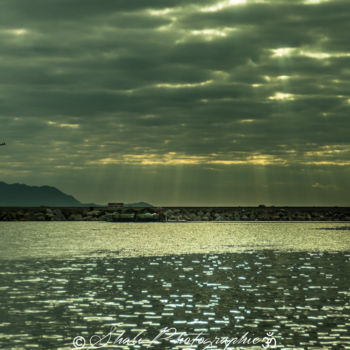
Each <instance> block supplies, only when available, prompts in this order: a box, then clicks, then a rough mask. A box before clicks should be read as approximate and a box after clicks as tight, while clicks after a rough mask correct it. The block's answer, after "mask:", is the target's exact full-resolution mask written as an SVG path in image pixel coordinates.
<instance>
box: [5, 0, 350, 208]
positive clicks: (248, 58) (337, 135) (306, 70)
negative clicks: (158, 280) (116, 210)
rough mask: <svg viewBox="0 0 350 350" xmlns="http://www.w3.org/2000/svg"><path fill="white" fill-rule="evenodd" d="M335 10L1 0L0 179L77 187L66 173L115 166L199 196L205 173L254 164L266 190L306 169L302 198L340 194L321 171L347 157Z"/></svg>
mask: <svg viewBox="0 0 350 350" xmlns="http://www.w3.org/2000/svg"><path fill="white" fill-rule="evenodd" d="M235 3H238V4H235ZM349 11H350V3H349V1H347V0H346V1H341V0H329V1H319V2H317V1H314V2H313V3H312V2H311V1H308V0H305V1H301V0H300V1H293V2H290V1H280V0H271V1H254V0H247V1H246V2H245V3H242V1H233V0H232V1H229V0H227V1H217V2H215V1H202V0H201V1H188V0H186V1H180V0H179V1H175V2H174V1H168V0H147V1H146V0H137V1H109V0H101V1H92V0H74V1H73V0H40V1H39V0H34V1H30V2H29V1H27V0H4V1H2V2H1V4H0V42H1V49H0V122H1V135H0V137H1V138H4V139H6V140H7V141H8V143H9V144H10V145H11V148H10V147H8V149H7V153H6V154H5V152H4V149H1V152H2V154H1V159H0V160H1V162H2V164H3V166H2V168H3V169H4V170H3V174H4V176H5V178H4V179H5V180H6V179H8V181H12V180H11V179H16V180H22V181H23V182H31V183H35V182H38V184H40V181H41V182H43V181H44V182H47V181H46V180H43V179H50V180H49V181H50V183H52V184H56V183H57V184H58V185H59V184H61V185H62V186H63V188H67V190H71V189H73V191H75V188H78V187H75V185H74V183H75V182H74V181H79V180H77V179H80V178H81V173H80V172H83V173H84V174H85V176H86V178H87V180H86V181H87V183H88V182H89V181H90V182H92V183H94V182H96V181H97V182H98V181H104V182H105V181H106V179H110V177H111V176H112V175H111V174H112V173H113V171H118V172H119V175H118V176H119V177H118V179H119V180H118V181H117V183H118V184H120V185H119V187H118V185H117V184H116V185H115V186H116V187H115V190H116V191H119V190H121V186H124V185H122V183H123V182H125V181H126V180H125V179H127V178H133V179H134V180H133V181H141V180H140V177H141V176H142V177H143V178H145V179H148V180H147V181H149V186H151V187H152V186H153V185H151V182H152V181H151V179H152V178H153V179H154V181H157V182H159V183H163V182H164V186H168V187H169V186H172V185H171V184H174V183H180V184H181V185H178V186H180V187H179V189H178V190H179V191H180V192H181V193H184V192H186V191H187V188H188V187H190V188H193V189H194V190H193V191H194V192H193V198H198V201H201V200H204V199H205V198H207V200H208V202H210V199H212V200H214V197H215V195H214V194H213V193H214V192H215V191H214V189H212V190H211V192H210V191H209V192H210V193H209V192H206V190H205V189H204V187H203V186H204V184H205V183H208V182H209V183H212V182H213V181H221V183H222V184H225V186H226V185H227V186H229V179H231V178H232V174H235V176H237V183H240V185H241V188H246V187H247V188H249V186H250V185H249V184H251V182H252V181H253V180H252V178H251V176H252V174H254V173H255V172H257V174H260V175H259V176H260V177H261V178H264V177H266V176H267V175H266V173H269V174H270V175H269V176H267V179H268V183H267V184H264V186H265V185H266V186H269V188H270V190H269V191H270V192H271V193H272V197H273V196H275V197H274V198H277V197H278V196H277V194H276V191H281V193H282V192H283V193H284V192H285V191H286V190H284V189H283V185H282V184H280V185H278V184H277V179H278V178H280V177H281V176H282V174H284V175H283V176H282V177H283V178H284V179H285V186H286V188H288V189H291V188H293V186H296V183H299V185H300V182H301V181H304V185H303V186H304V187H305V186H309V190H307V191H310V198H313V197H312V196H313V195H314V196H316V197H317V196H318V195H319V194H320V191H321V192H322V191H324V193H327V195H326V196H328V195H329V196H331V195H330V191H331V189H333V190H334V191H335V192H336V193H337V194H336V195H334V196H335V197H334V196H333V195H332V196H331V197H332V201H334V198H339V201H340V202H341V201H343V202H344V198H345V197H344V196H345V194H344V193H345V192H344V191H341V190H339V191H338V190H336V189H335V187H334V186H333V187H332V186H330V180H329V178H332V179H333V180H332V181H342V179H344V177H343V175H341V174H343V173H344V171H345V170H344V169H348V168H349V166H350V155H349V137H348V133H347V130H348V129H349V126H350V125H349V124H350V121H349V118H348V115H349V111H350V79H349V78H350V70H349V61H350V49H349V43H348V38H347V35H346V33H348V32H349V30H350V28H349V27H350V24H349V23H350V22H349V21H348V13H349ZM38 155H40V157H38ZM174 167H175V168H179V167H180V168H181V169H182V170H181V171H180V170H177V172H175V173H176V174H177V176H180V175H181V181H180V180H179V179H177V180H175V178H174V176H175V175H174V174H175V173H172V170H171V169H173V168H174ZM180 168H179V169H180ZM241 168H242V169H243V168H244V169H245V170H242V171H241V170H239V169H241ZM96 169H99V171H98V172H97V173H98V174H100V172H104V171H105V172H106V175H105V176H102V175H101V176H100V177H98V178H97V177H96V176H95V175H96V171H97V170H96ZM135 169H136V170H135ZM137 169H138V170H137ZM186 169H187V170H186ZM254 169H255V170H254ZM261 169H265V170H264V171H263V170H261ZM288 169H289V170H288ZM322 169H325V170H324V172H326V173H327V174H328V175H327V176H328V177H327V176H326V177H325V176H324V177H322V178H319V175H317V174H319V173H320V172H322ZM288 171H289V174H294V175H293V176H294V178H295V181H289V182H288V181H287V178H288V177H290V176H292V175H288V174H287V173H288ZM305 171H306V173H307V174H308V175H307V176H306V175H305V174H306V173H305ZM272 172H273V173H274V174H275V175H272ZM298 172H299V173H298ZM180 173H181V174H180ZM34 174H41V175H40V176H39V178H37V177H35V176H34ZM121 174H124V175H123V176H125V177H123V178H122V177H121V176H122V175H121ZM135 174H139V176H140V177H137V175H135ZM155 174H156V175H155ZM160 174H163V175H164V176H165V177H168V178H169V182H167V181H166V180H163V181H161V180H160V177H161V175H160ZM215 174H216V175H215ZM218 174H220V175H218ZM248 174H250V175H248ZM264 174H265V175H264ZM295 174H298V175H295ZM303 174H304V175H303ZM287 175H288V176H287ZM193 176H195V177H196V178H197V179H198V181H199V178H201V180H200V181H199V182H200V183H203V186H202V185H200V184H198V186H195V185H194V184H193V183H192V180H191V179H192V178H193ZM313 176H314V177H315V181H313V180H312V179H313ZM43 177H44V178H43ZM67 177H69V178H71V180H69V181H68V180H64V179H65V178H67ZM190 178H191V179H190ZM74 179H75V180H74ZM137 179H138V180H137ZM213 179H214V180H213ZM249 179H250V180H249ZM302 179H303V180H302ZM327 179H328V180H327ZM109 181H110V180H109ZM254 181H255V180H254ZM260 181H262V180H261V179H260ZM327 181H328V182H327ZM282 182H283V181H282ZM315 184H316V185H315ZM86 186H87V185H86ZM232 186H233V185H232ZM237 186H238V185H237ZM256 186H258V181H257V182H256ZM327 186H328V187H327ZM102 187H103V185H99V188H102ZM197 187H198V188H197ZM233 187H235V186H233ZM196 188H197V190H196ZM213 188H216V189H217V191H218V193H224V192H225V191H223V190H222V188H221V187H220V186H219V187H215V186H214V187H213ZM235 188H236V187H235ZM256 188H258V187H256ZM327 188H328V190H329V191H328V192H327V190H326V189H327ZM161 190H164V188H162V189H161ZM76 191H77V192H75V194H76V195H78V197H79V196H83V192H84V191H85V190H84V188H83V187H81V188H80V187H79V190H76ZM133 191H134V192H133V193H134V194H135V193H136V189H135V190H133ZM196 191H197V192H198V191H201V192H203V191H204V194H203V196H202V195H201V196H199V195H198V193H197V192H196ZM237 191H238V190H237ZM257 191H258V189H257ZM303 191H304V190H303ZM315 191H316V192H317V193H316V192H315ZM337 191H338V192H337ZM102 192H103V193H104V190H102ZM107 192H108V191H107ZM165 192H166V193H167V191H165ZM205 193H207V197H205V196H206V195H205ZM94 195H95V196H97V197H96V198H99V199H98V200H100V201H102V200H104V199H103V198H107V197H108V195H107V193H105V194H104V195H98V194H96V193H95V194H94ZM153 195H154V196H156V197H154V198H160V197H157V194H155V193H153ZM337 195H338V197H336V196H337ZM91 196H92V195H91ZM150 196H151V195H150ZM189 196H190V195H189ZM196 196H197V197H196ZM276 196H277V197H276ZM241 197H242V196H241ZM253 197H254V196H253ZM253 197H252V198H251V201H253ZM316 197H315V198H316ZM333 197H334V198H333ZM84 198H85V199H86V200H94V198H93V197H88V196H85V197H84ZM199 198H200V199H199ZM215 198H216V197H215ZM254 198H255V199H256V200H257V197H254ZM317 198H318V197H317ZM173 199H174V200H175V197H173ZM125 200H127V198H125ZM149 200H150V201H152V198H150V199H149ZM162 200H163V199H162ZM176 200H179V199H176ZM215 200H217V199H215ZM222 200H224V199H222ZM261 200H263V199H261ZM276 200H277V199H276ZM186 201H190V199H189V198H186V199H184V203H185V202H186Z"/></svg>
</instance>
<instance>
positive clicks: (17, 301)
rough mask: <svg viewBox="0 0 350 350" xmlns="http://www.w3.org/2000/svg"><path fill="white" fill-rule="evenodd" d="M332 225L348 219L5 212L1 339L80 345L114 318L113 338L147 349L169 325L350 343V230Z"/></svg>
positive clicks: (283, 340)
mask: <svg viewBox="0 0 350 350" xmlns="http://www.w3.org/2000/svg"><path fill="white" fill-rule="evenodd" d="M32 224H33V225H32ZM16 225H17V226H16ZM100 225H101V227H100ZM343 226H344V224H343ZM16 227H17V229H16ZM327 227H328V228H334V227H339V225H338V226H337V225H335V224H325V223H312V224H309V223H308V224H279V223H278V224H276V223H273V224H268V223H267V224H169V225H168V224H147V225H143V224H111V225H109V224H104V223H81V224H80V225H79V224H77V223H30V224H29V225H28V223H24V224H22V223H5V225H1V230H2V233H1V235H2V238H3V240H2V247H1V249H0V253H1V259H0V349H16V350H17V349H19V350H20V349H72V348H73V345H72V340H73V339H74V338H75V337H76V336H83V337H85V338H86V339H87V340H88V339H89V338H90V337H91V336H93V335H99V336H101V337H102V336H103V335H106V334H108V332H109V331H110V330H111V329H112V327H115V331H114V334H115V336H114V337H112V339H111V342H110V343H109V344H108V347H105V348H110V349H112V348H113V349H143V348H145V346H146V344H147V339H148V341H150V340H151V339H153V338H154V337H155V336H156V335H157V334H158V333H159V331H160V329H161V328H163V327H175V328H176V329H177V331H178V332H187V333H197V334H198V333H200V332H203V333H205V334H206V337H207V338H211V339H214V338H215V337H240V336H242V335H243V334H244V333H246V332H249V335H250V336H251V337H261V338H262V337H264V336H265V335H266V333H267V332H273V334H274V336H275V337H276V339H277V344H278V348H279V349H331V348H334V349H336V348H350V322H349V320H350V288H349V287H350V283H349V271H350V249H349V248H350V247H349V239H348V235H349V234H350V231H346V230H334V231H333V230H323V229H322V230H321V229H317V228H327ZM287 233H288V234H287ZM11 235H12V238H13V240H12V241H11V239H10V237H11ZM161 235H164V237H161ZM174 235H176V237H173V236H174ZM288 235H289V237H288ZM254 237H255V238H254ZM123 238H124V240H123ZM258 238H259V239H258ZM316 238H317V239H316ZM254 239H256V241H255V245H254ZM321 239H322V240H323V242H319V241H320V240H321ZM293 241H294V243H295V244H294V245H293ZM35 242H37V245H35ZM21 243H22V244H21ZM72 243H75V245H74V246H73V247H72V246H71V244H72ZM133 244H134V245H135V246H134V247H133ZM284 245H285V246H284ZM303 247H304V249H303ZM16 248H18V251H16ZM25 248H27V249H25ZM185 253H188V254H185ZM123 331H124V332H125V337H130V338H132V337H134V336H135V335H136V334H138V333H139V332H144V333H143V338H144V342H143V344H142V346H141V345H130V344H124V345H119V344H117V345H116V344H115V345H113V344H112V342H113V341H114V340H115V339H116V338H117V335H118V334H120V333H121V332H123ZM86 348H87V347H86ZM149 348H150V349H185V348H187V349H189V347H186V346H184V345H180V344H176V343H175V342H174V341H171V340H165V339H164V340H161V342H159V343H158V344H157V343H154V344H152V345H150V347H149ZM235 348H237V347H235ZM238 348H239V347H238ZM242 348H243V349H246V348H247V346H246V347H242ZM251 348H252V347H250V349H251ZM255 348H257V349H261V345H259V346H258V347H255ZM190 349H191V347H190ZM192 349H200V347H198V346H194V347H192ZM212 349H224V346H223V345H222V346H213V347H212Z"/></svg>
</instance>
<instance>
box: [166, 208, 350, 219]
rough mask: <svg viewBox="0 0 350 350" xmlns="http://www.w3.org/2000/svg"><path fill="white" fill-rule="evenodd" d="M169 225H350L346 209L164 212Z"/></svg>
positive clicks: (188, 210)
mask: <svg viewBox="0 0 350 350" xmlns="http://www.w3.org/2000/svg"><path fill="white" fill-rule="evenodd" d="M164 217H165V221H170V222H171V221H350V208H346V207H341V208H340V207H265V206H259V207H199V208H186V207H182V208H164Z"/></svg>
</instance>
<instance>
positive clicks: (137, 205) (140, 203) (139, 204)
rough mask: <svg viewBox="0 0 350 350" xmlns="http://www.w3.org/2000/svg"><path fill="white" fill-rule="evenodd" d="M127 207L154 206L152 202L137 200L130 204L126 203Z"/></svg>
mask: <svg viewBox="0 0 350 350" xmlns="http://www.w3.org/2000/svg"><path fill="white" fill-rule="evenodd" d="M124 206H125V207H133V208H136V207H140V208H151V207H153V205H152V204H149V203H146V202H137V203H130V204H125V205H124Z"/></svg>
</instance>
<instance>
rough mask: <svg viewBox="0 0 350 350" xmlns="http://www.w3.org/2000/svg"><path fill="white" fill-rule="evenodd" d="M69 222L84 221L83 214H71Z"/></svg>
mask: <svg viewBox="0 0 350 350" xmlns="http://www.w3.org/2000/svg"><path fill="white" fill-rule="evenodd" d="M69 220H72V221H83V216H82V215H81V214H71V215H70V216H69Z"/></svg>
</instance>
